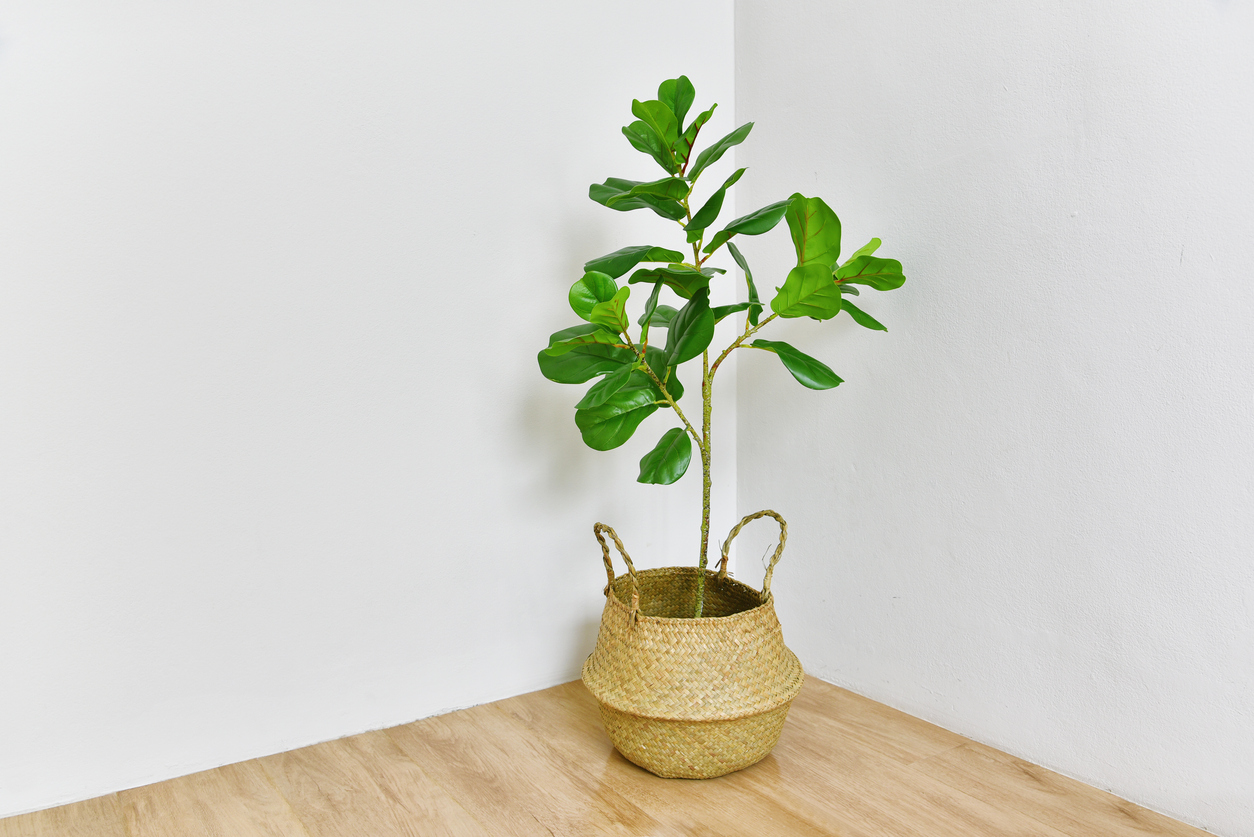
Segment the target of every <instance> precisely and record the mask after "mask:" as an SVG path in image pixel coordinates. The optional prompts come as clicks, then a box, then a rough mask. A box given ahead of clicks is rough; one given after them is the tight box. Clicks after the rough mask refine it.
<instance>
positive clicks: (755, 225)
mask: <svg viewBox="0 0 1254 837" xmlns="http://www.w3.org/2000/svg"><path fill="white" fill-rule="evenodd" d="M788 203H789V202H788V201H776V202H775V203H773V204H770V205H769V206H764V207H762V208H761V209H756V210H754V211H753V212H750V213H749V214H748V215H742V216H740V217H739V218H737V219H736V220H735V221H732V222H731V223H730V224H728V225H727V226H726V227H724V228H723V229H721V230H719V232H718V234H717V235H715V236H714V239H713V240H712V241H711V242H710V243H709V244H707V245H705V249H704V250H702V251H701V252H703V253H713V252H714V251H715V250H717V249H718V248H720V247H722V246H723V244H724V243H726V242H727V240H728V239H729V238H731V237H732V236H733V235H761V234H762V233H764V232H769V231H770V230H773V229H775V225H776V224H778V223H779V219H780V218H783V217H784V213H785V212H787V211H788Z"/></svg>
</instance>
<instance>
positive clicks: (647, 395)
mask: <svg viewBox="0 0 1254 837" xmlns="http://www.w3.org/2000/svg"><path fill="white" fill-rule="evenodd" d="M634 374H643V373H634ZM634 374H633V377H634ZM655 400H656V396H655V394H654V392H653V391H651V390H649V389H643V388H641V389H633V388H630V387H624V388H623V389H620V390H619V391H618V392H616V393H614V394H613V395H611V396H610V397H609V398H607V399H606V400H605V402H604V403H602V404H600V405H599V406H596V407H593V408H591V409H588V410H576V411H575V426H576V427H578V428H579V433H580V435H582V436H583V442H584V444H585V445H587V446H588V447H590V448H592V449H593V450H612V449H613V448H616V447H618V446H619V445H621V444H623V443H624V442H626V441H627V440H628V439H630V438H631V434H633V433H635V432H636V428H637V427H639V426H640V422H642V421H644V420H645V419H647V418H648V417H649V416H651V415H653V413H655V412H657V404H656V403H655Z"/></svg>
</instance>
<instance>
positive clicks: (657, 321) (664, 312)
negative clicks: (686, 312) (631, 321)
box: [636, 283, 679, 328]
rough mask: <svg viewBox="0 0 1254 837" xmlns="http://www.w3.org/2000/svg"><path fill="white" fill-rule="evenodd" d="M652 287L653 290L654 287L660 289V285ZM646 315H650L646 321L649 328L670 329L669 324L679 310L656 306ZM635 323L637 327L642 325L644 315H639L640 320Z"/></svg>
mask: <svg viewBox="0 0 1254 837" xmlns="http://www.w3.org/2000/svg"><path fill="white" fill-rule="evenodd" d="M654 287H655V288H656V287H661V283H658V284H657V285H654ZM646 313H650V314H651V315H650V316H649V320H648V322H649V325H651V326H661V327H662V328H669V327H670V324H671V320H673V319H675V315H676V314H678V313H679V309H678V308H672V307H671V306H669V305H656V306H654V307H653V311H652V312H646ZM636 322H637V324H639V325H644V323H645V315H644V314H641V315H640V319H639V320H637V321H636Z"/></svg>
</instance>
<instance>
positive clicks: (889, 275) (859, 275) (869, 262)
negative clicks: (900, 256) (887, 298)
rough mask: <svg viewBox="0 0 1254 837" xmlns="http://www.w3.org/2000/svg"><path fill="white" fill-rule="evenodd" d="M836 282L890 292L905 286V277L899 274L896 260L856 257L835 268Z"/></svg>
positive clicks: (899, 266)
mask: <svg viewBox="0 0 1254 837" xmlns="http://www.w3.org/2000/svg"><path fill="white" fill-rule="evenodd" d="M836 281H837V282H849V283H851V284H854V285H868V286H870V287H872V288H875V290H877V291H891V290H894V289H896V288H900V287H901V286H902V285H903V284H905V281H906V277H905V276H904V275H902V273H901V262H899V261H897V260H896V259H879V258H876V257H875V256H858V258H856V259H850V260H849V261H847V262H845V263H844V264H842V265H841V266H840V267H838V268H836Z"/></svg>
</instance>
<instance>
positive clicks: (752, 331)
mask: <svg viewBox="0 0 1254 837" xmlns="http://www.w3.org/2000/svg"><path fill="white" fill-rule="evenodd" d="M778 316H779V314H771V316H769V317H767V318H766V319H765V320H763V321H762V322H760V323H758V324H757V325H755V326H754V327H753V328H749V318H748V317H747V316H746V317H745V333H744V334H742V335H740V336H739V337H737V338H736V340H735V342H733V343H732V344H731V345H730V346H728V347H727V348H726V349H724V350H723V353H722V354H721V355H719V356H718V360H716V361H714V366H713V367H712V368H711V369H710V378H711V379H713V378H714V373H715V372H717V371H718V367H719V364H721V363H722V362H723V361H724V360H726V359H727V356H728V355H730V354H731V353H732V352H733V351H734V350H736V349H739V348H741V344H743V343H744V342H745V341H746V340H748V339H749V338H750V337H752V336H753V335H754V334H756V333H757V332H758V330H759V329H761V328H762V327H763V326H764V325H766V324H767V323H769V322H770V321H771V320H773V319H775V318H776V317H778Z"/></svg>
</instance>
